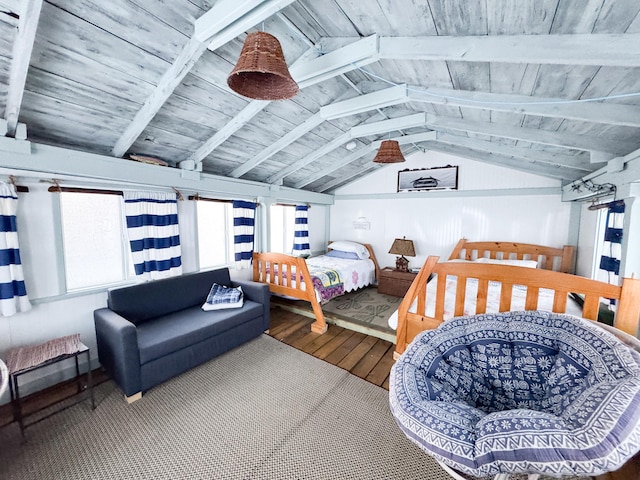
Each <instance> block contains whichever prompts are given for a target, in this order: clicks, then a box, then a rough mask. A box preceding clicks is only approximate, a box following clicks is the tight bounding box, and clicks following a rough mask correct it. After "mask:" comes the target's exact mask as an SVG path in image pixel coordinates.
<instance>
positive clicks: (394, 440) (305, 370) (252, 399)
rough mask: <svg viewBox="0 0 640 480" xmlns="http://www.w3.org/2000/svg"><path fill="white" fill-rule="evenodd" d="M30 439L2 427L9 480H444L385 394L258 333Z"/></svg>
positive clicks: (106, 388)
mask: <svg viewBox="0 0 640 480" xmlns="http://www.w3.org/2000/svg"><path fill="white" fill-rule="evenodd" d="M96 396H97V400H98V406H97V408H96V410H94V411H92V410H91V408H90V406H89V402H83V403H81V404H78V405H76V406H73V407H71V408H69V409H67V410H64V411H63V412H61V413H57V414H55V415H53V416H51V417H50V418H48V419H46V420H43V421H41V422H39V423H37V424H35V425H33V426H32V427H30V428H28V429H27V431H26V442H25V443H22V442H21V438H20V432H19V429H18V427H17V425H16V424H15V423H13V424H11V425H9V426H7V427H4V428H3V429H0V478H2V479H125V478H126V479H134V478H135V479H181V478H198V479H265V480H266V479H269V480H274V479H323V480H327V479H367V480H371V479H404V480H410V479H421V480H445V479H446V480H448V479H449V478H450V477H449V475H447V474H446V473H445V472H444V471H443V470H442V469H441V468H440V467H439V466H438V465H437V463H436V462H435V461H433V460H432V459H431V458H430V457H429V456H427V455H425V454H424V453H422V452H421V451H420V450H419V449H418V447H416V446H415V445H413V444H412V443H411V442H409V441H408V440H407V439H406V438H405V437H404V435H403V434H402V433H401V431H400V429H399V428H398V427H397V426H396V424H395V421H394V420H393V418H392V416H391V414H390V412H389V407H388V392H387V391H386V390H384V389H382V388H380V387H377V386H375V385H372V384H370V383H368V382H366V381H364V380H362V379H360V378H358V377H355V376H353V375H351V374H349V373H348V372H346V371H345V370H342V369H340V368H338V367H334V366H333V365H330V364H328V363H325V362H323V361H321V360H319V359H316V358H314V357H312V356H310V355H307V354H305V353H303V352H300V351H298V350H295V349H293V348H292V347H289V346H287V345H285V344H283V343H280V342H278V341H277V340H275V339H273V338H271V337H268V336H266V335H263V336H261V337H259V338H257V339H255V340H253V341H251V342H249V343H247V344H245V345H243V346H241V347H239V348H237V349H235V350H233V351H231V352H228V353H226V354H224V355H222V356H220V357H218V358H216V359H213V360H212V361H210V362H208V363H206V364H204V365H201V366H199V367H197V368H194V369H193V370H191V371H189V372H187V373H185V374H183V375H180V376H179V377H177V378H174V379H172V380H170V381H168V382H166V383H164V384H162V385H160V386H158V387H156V388H154V389H152V390H150V391H149V392H147V393H145V395H144V397H143V398H142V399H141V400H139V401H137V402H135V403H133V404H131V405H128V404H127V403H126V402H125V400H124V399H123V398H122V395H121V393H120V392H119V390H117V389H116V388H115V387H114V385H113V384H112V383H111V382H106V383H104V384H102V385H100V386H99V387H98V388H97V389H96Z"/></svg>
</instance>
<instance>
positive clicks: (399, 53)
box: [379, 33, 640, 67]
mask: <svg viewBox="0 0 640 480" xmlns="http://www.w3.org/2000/svg"><path fill="white" fill-rule="evenodd" d="M379 41H380V58H381V59H393V60H446V61H461V62H503V63H536V64H543V65H550V64H551V65H593V66H609V67H637V66H640V34H637V33H626V34H571V35H556V34H552V35H472V36H461V37H453V36H424V37H380V40H379Z"/></svg>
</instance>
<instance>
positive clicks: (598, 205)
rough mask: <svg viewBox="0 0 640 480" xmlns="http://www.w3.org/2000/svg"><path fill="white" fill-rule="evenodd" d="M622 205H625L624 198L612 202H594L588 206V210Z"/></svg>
mask: <svg viewBox="0 0 640 480" xmlns="http://www.w3.org/2000/svg"><path fill="white" fill-rule="evenodd" d="M622 205H624V200H612V201H611V202H606V203H592V204H591V205H589V206H588V207H587V210H591V211H595V210H602V209H603V208H609V207H614V206H622Z"/></svg>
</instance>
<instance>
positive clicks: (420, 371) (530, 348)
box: [389, 311, 640, 476]
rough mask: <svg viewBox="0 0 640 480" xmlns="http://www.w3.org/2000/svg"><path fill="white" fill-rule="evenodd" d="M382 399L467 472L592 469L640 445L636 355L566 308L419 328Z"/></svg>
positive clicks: (439, 455) (406, 427)
mask: <svg viewBox="0 0 640 480" xmlns="http://www.w3.org/2000/svg"><path fill="white" fill-rule="evenodd" d="M389 399H390V406H391V411H392V413H393V415H394V417H395V418H396V421H397V423H398V425H399V426H400V428H401V429H402V430H403V431H404V433H405V434H406V435H407V436H408V437H409V438H410V439H411V440H412V441H414V442H415V443H416V444H417V445H418V446H420V447H421V448H422V449H423V450H425V451H426V452H427V453H429V454H431V455H433V456H434V457H435V458H436V459H437V460H439V461H441V462H442V463H444V464H446V465H448V466H450V467H452V468H454V469H457V470H459V471H462V472H464V473H467V474H470V475H475V476H486V475H494V474H497V473H544V474H547V475H553V476H562V475H599V474H602V473H604V472H608V471H614V470H617V469H618V468H620V467H621V466H622V465H623V464H624V463H625V462H626V461H627V460H628V459H629V458H630V457H632V456H633V455H634V454H635V453H636V452H638V451H639V450H640V354H638V352H636V351H634V350H632V349H630V348H629V347H627V346H626V345H624V344H623V343H622V342H620V341H619V340H618V339H617V338H615V337H614V336H613V335H612V334H611V333H609V332H607V331H605V330H603V329H601V328H600V327H599V326H597V325H595V324H593V323H592V322H590V321H588V320H582V319H578V318H575V317H571V316H568V315H560V314H555V313H550V312H542V311H528V312H505V313H499V314H483V315H474V316H470V317H460V318H454V319H451V320H449V321H446V322H444V323H443V324H442V325H441V326H440V327H439V328H437V329H435V330H429V331H425V332H422V333H421V334H419V335H418V336H417V337H416V338H415V339H414V341H413V342H412V343H411V344H410V345H409V347H408V348H407V351H406V352H405V353H404V354H403V355H402V356H401V357H400V358H399V359H398V361H397V362H396V364H395V365H394V366H393V369H392V371H391V377H390V390H389Z"/></svg>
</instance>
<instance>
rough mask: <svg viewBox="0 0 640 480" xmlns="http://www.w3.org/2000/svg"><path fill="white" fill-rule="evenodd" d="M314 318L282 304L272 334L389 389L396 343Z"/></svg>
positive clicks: (96, 374) (35, 402) (28, 402)
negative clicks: (318, 327)
mask: <svg viewBox="0 0 640 480" xmlns="http://www.w3.org/2000/svg"><path fill="white" fill-rule="evenodd" d="M312 322H313V319H311V318H309V317H305V316H302V315H300V314H297V313H294V312H290V311H288V310H285V309H283V308H281V307H278V306H274V307H272V308H271V323H270V329H269V335H270V336H271V337H273V338H276V339H278V340H280V341H281V342H283V343H286V344H287V345H291V346H292V347H294V348H297V349H298V350H301V351H303V352H306V353H308V354H310V355H313V356H314V357H317V358H320V359H322V360H324V361H326V362H329V363H331V364H333V365H336V366H338V367H340V368H342V369H344V370H347V371H349V372H351V373H352V374H354V375H357V376H358V377H360V378H363V379H365V380H367V381H368V382H371V383H373V384H375V385H378V386H380V387H382V388H385V389H387V390H388V389H389V371H390V370H391V365H393V351H394V349H395V346H394V345H393V344H392V343H390V342H388V341H386V340H381V339H379V338H375V337H371V336H368V335H365V334H363V333H359V332H354V331H352V330H347V329H345V328H342V327H338V326H336V325H331V324H330V325H329V328H328V329H327V332H326V333H324V334H323V335H320V334H317V333H313V332H311V323H312ZM92 375H93V379H94V384H98V383H101V382H104V381H106V380H107V379H108V378H107V376H106V375H105V374H104V372H102V371H101V370H99V369H98V370H94V371H93V372H92ZM77 393H78V388H77V383H76V382H75V381H73V380H70V381H68V382H64V383H61V384H58V385H55V386H53V387H50V388H47V389H45V390H42V391H40V392H37V393H34V394H32V395H29V396H27V397H25V398H24V399H23V408H24V411H25V413H27V414H29V413H33V412H37V411H40V410H43V409H45V408H47V407H49V406H51V405H52V404H54V403H56V402H58V401H60V400H63V399H67V398H70V397H72V396H74V395H77ZM12 421H13V411H12V408H11V405H10V404H6V405H0V427H2V426H4V425H7V424H9V423H11V422H12Z"/></svg>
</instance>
